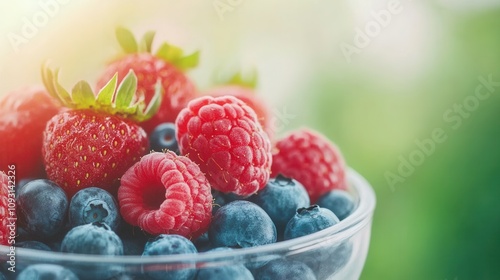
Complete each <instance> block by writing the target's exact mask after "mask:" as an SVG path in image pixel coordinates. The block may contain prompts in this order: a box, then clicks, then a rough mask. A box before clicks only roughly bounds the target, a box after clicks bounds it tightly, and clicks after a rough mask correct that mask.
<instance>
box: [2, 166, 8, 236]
mask: <svg viewBox="0 0 500 280" xmlns="http://www.w3.org/2000/svg"><path fill="white" fill-rule="evenodd" d="M8 205H9V180H8V177H7V174H5V173H3V171H0V245H7V241H8V239H9V228H8V227H7V226H8V225H9V220H8V218H9V208H8Z"/></svg>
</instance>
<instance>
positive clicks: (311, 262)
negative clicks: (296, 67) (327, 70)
mask: <svg viewBox="0 0 500 280" xmlns="http://www.w3.org/2000/svg"><path fill="white" fill-rule="evenodd" d="M348 180H349V186H350V189H349V191H350V192H351V193H352V194H353V195H354V197H355V199H356V201H357V206H356V208H355V210H354V211H353V213H352V214H351V215H350V216H349V217H347V218H346V219H344V220H343V221H342V222H340V223H338V224H336V225H334V226H332V227H330V228H327V229H325V230H322V231H320V232H316V233H314V234H310V235H307V236H303V237H300V238H296V239H292V240H287V241H281V242H277V243H274V244H269V245H264V246H260V247H254V248H243V249H235V250H231V251H216V252H205V253H198V254H195V255H193V254H185V255H169V256H161V257H158V256H155V257H141V256H120V257H106V256H96V255H76V254H66V253H59V252H45V251H37V250H32V249H24V248H17V249H16V270H17V271H19V269H22V268H23V267H26V266H27V265H30V264H35V263H37V264H39V263H50V264H59V265H62V266H65V267H67V268H70V269H72V270H73V271H74V272H76V273H77V274H78V276H79V277H80V278H81V279H149V278H148V277H147V276H148V275H154V274H155V273H158V274H156V275H158V276H160V278H159V279H182V278H179V277H180V274H176V272H179V271H181V270H190V269H193V270H195V269H201V268H205V267H221V266H232V265H240V264H243V265H245V266H246V267H247V268H249V269H250V270H256V269H259V267H261V266H262V265H264V264H266V263H267V262H269V261H271V260H274V259H286V260H298V261H301V262H304V263H306V264H307V265H308V266H309V267H310V268H311V269H312V270H313V271H314V273H315V275H316V278H317V279H320V280H322V279H343V280H345V279H358V278H359V276H360V274H361V272H362V269H363V266H364V263H365V259H366V256H367V253H368V247H369V243H370V232H371V224H372V217H373V211H374V209H375V194H374V192H373V189H372V187H371V186H370V185H369V183H368V182H367V181H366V180H365V179H364V178H363V177H362V176H361V175H359V174H358V173H357V172H355V171H354V170H352V169H351V170H349V171H348ZM8 252H9V248H8V247H6V246H0V260H1V261H2V265H5V264H6V260H7V259H6V258H7V253H8ZM5 274H6V276H7V277H9V278H10V277H15V275H14V273H12V272H8V271H7V272H6V273H5ZM162 275H163V276H162ZM152 279H154V278H152Z"/></svg>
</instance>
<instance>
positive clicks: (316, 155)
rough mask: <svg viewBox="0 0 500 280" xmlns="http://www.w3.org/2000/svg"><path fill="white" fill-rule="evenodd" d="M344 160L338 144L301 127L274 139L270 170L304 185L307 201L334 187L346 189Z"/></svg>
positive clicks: (273, 173)
mask: <svg viewBox="0 0 500 280" xmlns="http://www.w3.org/2000/svg"><path fill="white" fill-rule="evenodd" d="M346 168H347V167H346V164H345V160H344V157H343V156H342V153H341V152H340V150H339V148H338V147H337V146H336V145H335V144H334V143H332V142H331V141H330V140H328V139H327V138H326V137H325V136H323V135H322V134H320V133H319V132H316V131H313V130H310V129H301V130H296V131H292V132H290V133H289V134H288V135H286V136H285V137H283V138H282V139H280V140H279V141H278V142H277V143H276V147H275V152H274V153H273V163H272V174H271V176H273V177H276V176H278V175H279V174H281V175H284V176H286V177H290V178H293V179H295V180H297V181H299V182H300V183H302V184H303V185H304V187H305V188H306V190H307V193H308V194H309V198H310V200H311V203H316V201H317V200H318V198H319V197H320V196H322V195H323V194H325V193H327V192H329V191H331V190H334V189H343V190H345V189H347V181H346V180H347V179H346Z"/></svg>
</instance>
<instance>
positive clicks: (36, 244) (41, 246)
mask: <svg viewBox="0 0 500 280" xmlns="http://www.w3.org/2000/svg"><path fill="white" fill-rule="evenodd" d="M16 247H18V248H26V249H33V250H42V251H52V249H50V247H49V246H47V245H46V244H45V243H42V242H40V241H35V240H29V241H21V242H16Z"/></svg>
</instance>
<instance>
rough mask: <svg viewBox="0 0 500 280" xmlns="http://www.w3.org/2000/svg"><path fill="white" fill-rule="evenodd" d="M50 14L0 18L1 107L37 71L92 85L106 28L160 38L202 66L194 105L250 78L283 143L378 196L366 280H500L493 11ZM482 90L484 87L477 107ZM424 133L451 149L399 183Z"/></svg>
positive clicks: (498, 100)
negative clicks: (289, 138) (217, 87)
mask: <svg viewBox="0 0 500 280" xmlns="http://www.w3.org/2000/svg"><path fill="white" fill-rule="evenodd" d="M48 2H51V1H48V0H46V1H27V0H26V1H18V2H16V4H14V3H10V2H2V3H1V4H0V18H2V20H1V23H0V35H1V37H0V40H1V42H0V77H1V79H2V80H1V83H0V94H3V93H5V92H7V91H9V90H12V89H15V88H18V87H21V86H24V85H30V84H39V83H40V79H39V67H40V65H41V63H42V62H43V61H45V60H46V59H51V61H52V62H53V63H54V65H55V66H61V67H62V69H63V70H62V71H63V72H62V73H63V74H62V75H63V77H62V79H63V81H65V82H66V85H70V84H74V83H75V82H76V81H77V80H78V79H81V78H86V79H90V80H92V79H95V77H97V75H98V74H99V72H100V71H101V70H102V68H103V66H104V64H105V63H106V61H108V60H109V59H110V58H112V57H113V55H115V54H116V53H117V49H118V46H117V44H116V42H115V41H114V37H113V29H114V27H115V26H117V25H125V26H128V27H130V28H132V29H133V31H134V32H136V33H137V34H141V33H142V32H144V31H145V30H149V29H156V30H158V36H157V38H161V39H168V40H169V41H171V42H173V43H175V44H177V45H181V46H183V47H185V48H186V49H187V50H188V51H189V50H195V49H201V50H202V60H201V64H200V67H199V68H198V69H196V70H194V71H192V72H190V75H191V77H192V78H193V79H194V80H195V81H196V82H197V84H198V85H199V87H200V89H205V88H208V87H210V86H211V85H212V82H213V80H214V76H215V74H214V73H215V72H220V73H224V72H228V71H230V70H231V69H234V68H238V67H243V68H245V67H246V68H251V67H256V68H257V69H258V71H259V74H260V82H259V94H261V95H262V96H263V98H266V99H267V100H268V102H269V104H271V106H272V108H273V110H274V111H275V114H276V115H277V116H278V118H279V121H280V123H279V124H280V129H281V130H280V132H281V133H283V132H285V131H286V130H290V129H294V128H297V127H301V126H309V127H312V128H314V129H317V130H319V131H322V132H323V133H324V134H325V135H326V136H328V137H329V138H330V139H332V140H333V141H334V142H336V143H337V144H338V145H339V146H340V148H341V149H342V151H343V153H344V155H345V158H346V160H347V162H348V164H349V165H350V166H352V167H353V168H355V169H356V170H358V171H359V172H360V173H361V174H363V175H364V176H365V177H366V178H367V179H368V181H369V182H370V183H371V184H372V185H373V187H374V189H375V192H376V195H377V208H376V212H375V216H374V223H373V231H372V239H371V245H370V252H369V255H368V258H367V262H366V266H365V269H364V271H363V274H362V277H361V279H443V280H444V279H449V280H454V279H457V280H463V279H500V266H499V265H498V264H499V263H500V207H499V201H500V164H499V163H500V161H499V159H500V148H499V143H500V125H499V124H500V86H498V82H500V1H498V0H478V1H469V2H467V1H465V0H442V1H409V0H407V1H370V3H364V2H365V1H357V0H342V1H321V0H314V1H298V0H291V1H290V0H288V1H281V0H280V1H272V3H269V2H270V1H267V2H266V1H257V0H256V1H244V0H241V1H236V0H233V1H229V0H220V1H219V0H216V1H212V0H210V1H182V2H181V1H118V0H115V1H97V0H91V1H78V0H74V1H60V2H57V1H55V0H54V1H52V2H51V3H56V4H53V5H55V6H53V7H52V10H50V9H51V8H48V9H49V10H47V11H51V12H50V13H49V12H47V11H46V10H45V9H47V8H44V6H42V4H40V3H48ZM221 3H222V4H221ZM56 8H57V9H56ZM40 12H45V13H47V15H49V16H48V17H47V20H46V21H43V16H41V15H40ZM36 17H40V18H38V19H37V18H36ZM377 19H378V21H377ZM36 20H38V22H35V23H37V25H36V26H35V27H36V28H35V30H31V31H32V32H31V33H30V32H27V33H26V34H24V33H23V28H25V27H24V26H25V25H26V22H27V21H28V22H34V21H36ZM24 31H26V30H24ZM28 31H30V30H28ZM361 33H363V34H364V35H362V34H361ZM16 36H17V37H16ZM19 36H20V37H22V39H19ZM13 38H14V39H13ZM23 39H24V40H23ZM19 40H20V41H19ZM346 50H347V51H346ZM349 50H350V51H351V53H349ZM346 54H347V55H346ZM479 77H484V78H485V79H492V80H493V81H494V82H493V86H492V87H491V88H490V89H491V90H492V92H490V96H489V97H488V98H484V100H479V99H477V98H476V99H475V98H474V94H475V92H476V88H477V87H478V86H479V85H481V82H480V80H479ZM497 81H498V82H497ZM495 82H496V83H497V84H495ZM487 89H488V88H487V87H484V86H483V88H482V89H481V93H484V94H486V93H488V92H489V91H487ZM464 102H465V104H464ZM462 105H464V107H463V108H464V109H463V110H464V111H463V112H462V113H460V112H459V111H458V110H459V109H458V108H459V107H457V106H462ZM450 118H453V119H450ZM435 129H442V130H443V131H444V133H445V135H446V140H445V141H444V142H443V143H436V142H435V143H434V144H435V148H434V149H433V150H432V151H431V152H429V153H428V155H424V157H422V158H421V159H420V162H417V163H418V166H417V165H415V164H413V167H414V170H413V172H412V174H411V175H408V174H406V175H408V176H403V175H402V174H400V173H399V171H398V168H400V165H401V164H403V163H402V162H403V161H402V159H403V160H408V161H410V163H411V159H410V157H413V161H419V159H418V158H417V157H418V153H419V152H418V151H419V149H420V148H419V147H418V145H417V142H426V140H425V139H429V138H430V137H431V134H432V132H433V131H434V130H435ZM427 142H428V141H427ZM401 158H402V159H401ZM388 172H390V173H392V174H394V175H395V176H401V177H400V178H399V179H400V180H399V181H398V182H396V183H395V184H392V187H391V183H390V182H389V181H388V180H387V178H386V175H387V174H388Z"/></svg>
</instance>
